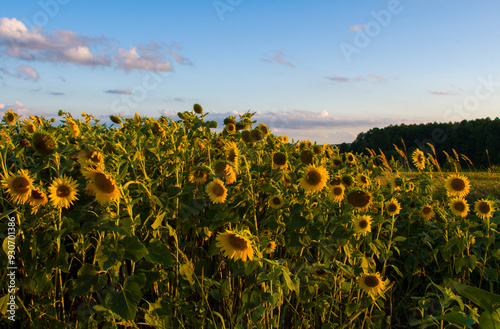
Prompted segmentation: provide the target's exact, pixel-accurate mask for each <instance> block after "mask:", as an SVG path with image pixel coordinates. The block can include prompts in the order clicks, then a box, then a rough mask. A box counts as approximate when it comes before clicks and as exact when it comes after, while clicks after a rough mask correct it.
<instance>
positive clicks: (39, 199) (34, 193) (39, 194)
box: [28, 187, 48, 214]
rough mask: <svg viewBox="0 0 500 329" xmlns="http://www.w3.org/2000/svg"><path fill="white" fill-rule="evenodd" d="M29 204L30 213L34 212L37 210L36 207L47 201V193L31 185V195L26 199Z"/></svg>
mask: <svg viewBox="0 0 500 329" xmlns="http://www.w3.org/2000/svg"><path fill="white" fill-rule="evenodd" d="M28 202H29V204H30V205H31V206H32V207H33V210H32V212H31V213H32V214H34V213H36V212H37V211H38V208H40V207H41V206H44V205H45V204H46V203H47V202H48V198H47V195H46V194H45V192H44V191H43V190H42V189H40V188H38V187H33V189H32V190H31V196H30V198H29V199H28Z"/></svg>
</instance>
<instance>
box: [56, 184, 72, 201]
mask: <svg viewBox="0 0 500 329" xmlns="http://www.w3.org/2000/svg"><path fill="white" fill-rule="evenodd" d="M70 192H71V190H70V188H69V186H66V185H61V186H59V187H58V188H57V191H56V195H57V196H58V197H59V198H65V197H67V196H68V195H69V194H70Z"/></svg>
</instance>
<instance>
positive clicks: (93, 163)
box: [77, 149, 104, 168]
mask: <svg viewBox="0 0 500 329" xmlns="http://www.w3.org/2000/svg"><path fill="white" fill-rule="evenodd" d="M77 159H78V163H79V164H80V166H81V167H82V168H87V167H91V168H102V167H104V158H103V156H102V154H101V153H99V152H97V151H90V150H87V149H83V150H81V151H80V152H78V155H77Z"/></svg>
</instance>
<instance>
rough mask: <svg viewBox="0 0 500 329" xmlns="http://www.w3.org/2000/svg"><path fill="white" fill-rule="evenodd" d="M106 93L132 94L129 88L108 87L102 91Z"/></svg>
mask: <svg viewBox="0 0 500 329" xmlns="http://www.w3.org/2000/svg"><path fill="white" fill-rule="evenodd" d="M104 92H105V93H106V94H119V95H132V91H130V89H125V90H124V89H109V90H105V91H104Z"/></svg>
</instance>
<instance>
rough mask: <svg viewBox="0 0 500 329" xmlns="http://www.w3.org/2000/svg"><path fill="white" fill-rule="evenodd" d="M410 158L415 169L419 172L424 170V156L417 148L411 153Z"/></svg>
mask: <svg viewBox="0 0 500 329" xmlns="http://www.w3.org/2000/svg"><path fill="white" fill-rule="evenodd" d="M411 158H412V160H413V165H414V166H415V167H416V168H417V169H419V170H424V169H425V154H424V152H422V151H420V150H419V149H418V148H417V149H416V150H415V151H413V154H412V156H411Z"/></svg>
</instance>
